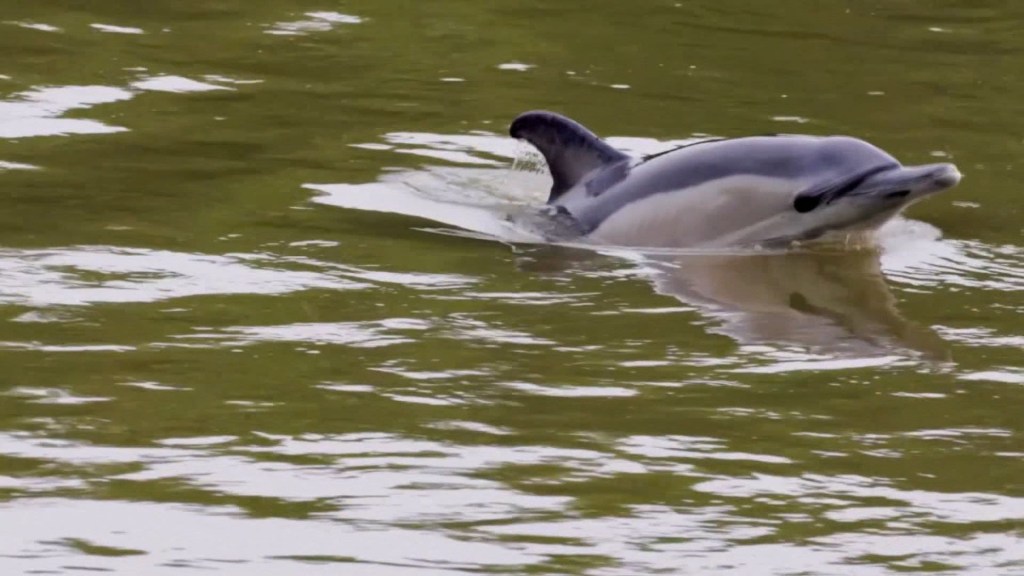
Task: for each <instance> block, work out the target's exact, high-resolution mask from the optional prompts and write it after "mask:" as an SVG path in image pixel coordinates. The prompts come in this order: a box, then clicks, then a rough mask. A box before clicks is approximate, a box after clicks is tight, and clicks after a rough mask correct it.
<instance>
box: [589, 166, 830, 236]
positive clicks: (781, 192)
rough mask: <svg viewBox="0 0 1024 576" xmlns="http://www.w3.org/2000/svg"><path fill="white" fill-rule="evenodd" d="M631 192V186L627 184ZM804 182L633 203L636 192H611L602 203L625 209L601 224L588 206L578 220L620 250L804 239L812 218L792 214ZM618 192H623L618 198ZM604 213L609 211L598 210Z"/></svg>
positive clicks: (708, 186) (710, 189)
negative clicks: (793, 238) (780, 238)
mask: <svg viewBox="0 0 1024 576" xmlns="http://www.w3.org/2000/svg"><path fill="white" fill-rule="evenodd" d="M624 188H625V185H624ZM799 188H800V183H799V182H797V181H793V180H789V179H785V178H772V177H765V176H749V175H740V176H729V177H726V178H720V179H716V180H712V181H710V182H704V183H701V184H698V185H696V186H692V187H689V188H683V189H678V190H670V191H666V192H659V193H656V194H649V195H643V196H640V197H638V198H636V199H631V192H632V191H631V190H629V189H628V188H625V189H623V190H621V191H616V190H609V193H608V194H607V196H606V197H605V198H603V199H602V200H603V202H602V203H605V204H607V203H614V204H621V205H620V206H618V207H617V209H616V210H614V211H610V213H609V214H608V216H607V217H605V218H604V219H603V220H601V221H600V222H596V223H594V222H592V221H590V220H591V218H590V213H591V212H592V211H591V210H588V209H587V208H588V207H587V206H586V205H580V206H578V207H576V208H577V209H578V210H579V212H578V213H577V212H574V211H573V208H572V207H569V211H570V212H573V213H574V216H576V218H577V219H579V220H581V221H582V222H584V223H590V224H591V226H592V227H593V229H592V231H591V232H590V234H589V237H590V238H591V239H593V240H595V241H598V242H601V243H608V244H616V245H620V246H643V247H675V248H688V247H695V246H717V245H732V244H745V243H751V242H756V241H760V240H766V239H772V238H776V237H787V238H788V237H800V236H802V235H803V234H804V233H806V232H808V231H809V230H810V229H813V228H814V226H813V222H812V221H811V219H809V218H806V217H803V218H801V216H802V215H801V214H798V213H796V212H795V211H793V210H790V209H788V208H789V206H790V204H791V202H792V198H793V195H794V194H795V193H796V192H797V191H798V190H799ZM615 192H619V193H618V194H616V193H615ZM594 208H600V209H601V211H602V212H605V211H609V210H608V207H607V206H601V207H598V206H594Z"/></svg>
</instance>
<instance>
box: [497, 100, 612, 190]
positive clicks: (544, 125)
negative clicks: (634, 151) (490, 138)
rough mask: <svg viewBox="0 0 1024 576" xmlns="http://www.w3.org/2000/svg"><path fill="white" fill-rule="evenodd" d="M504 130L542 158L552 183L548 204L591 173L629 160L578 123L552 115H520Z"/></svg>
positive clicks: (537, 111) (542, 112)
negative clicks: (529, 146) (524, 141)
mask: <svg viewBox="0 0 1024 576" xmlns="http://www.w3.org/2000/svg"><path fill="white" fill-rule="evenodd" d="M508 131H509V134H511V135H512V137H513V138H518V139H525V140H526V141H527V142H529V143H530V144H533V146H534V147H535V148H536V149H537V150H539V151H540V153H541V154H543V155H544V160H546V161H547V163H548V170H549V171H550V172H551V179H552V180H553V181H554V184H552V185H551V195H550V196H549V197H548V203H551V202H554V201H555V200H557V199H558V197H559V196H561V195H562V194H564V193H565V191H566V190H569V189H570V188H572V187H573V186H575V185H576V184H577V183H578V182H579V181H580V180H582V179H583V177H584V176H586V175H587V174H590V173H591V172H593V171H594V170H596V169H598V168H600V167H602V166H609V165H613V164H616V163H620V162H623V161H626V160H629V156H627V155H626V154H624V153H622V152H620V151H618V150H616V149H615V148H612V147H611V146H609V145H608V144H607V143H606V142H604V141H603V140H601V139H600V138H598V137H597V136H596V135H595V134H594V133H593V132H591V131H590V130H587V129H586V128H584V127H583V126H582V125H581V124H580V123H578V122H576V121H574V120H571V119H569V118H566V117H565V116H562V115H561V114H556V113H554V112H546V111H543V110H534V111H531V112H524V113H522V114H520V115H519V116H518V117H516V119H515V120H513V121H512V125H511V126H509V130H508Z"/></svg>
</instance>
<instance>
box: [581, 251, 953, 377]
mask: <svg viewBox="0 0 1024 576" xmlns="http://www.w3.org/2000/svg"><path fill="white" fill-rule="evenodd" d="M564 255H565V253H564V252H563V253H562V257H564ZM641 268H642V270H643V271H644V273H645V275H646V276H647V277H648V278H649V280H650V282H651V283H652V285H653V287H654V290H655V291H656V292H657V293H659V294H663V295H666V296H671V297H673V298H676V299H678V300H679V301H680V302H682V303H684V304H686V305H690V306H692V307H694V308H695V309H696V310H697V311H698V313H700V314H701V315H702V316H703V317H705V318H706V319H707V320H708V321H709V322H708V327H707V330H708V331H709V332H711V333H715V334H721V335H724V336H728V337H729V338H731V339H733V340H735V341H736V342H737V343H738V344H740V345H742V346H749V345H771V346H776V347H778V346H782V347H790V346H795V347H799V348H803V349H806V350H808V351H810V352H815V353H821V354H834V355H839V356H844V357H863V356H880V355H891V354H894V353H902V354H910V355H913V356H921V357H925V358H929V359H931V360H936V361H941V360H948V359H949V349H948V347H947V345H946V343H945V342H944V341H943V340H942V338H941V337H940V336H939V335H938V334H936V333H935V332H934V331H933V330H931V329H930V328H928V327H926V326H923V325H920V324H918V323H915V322H912V321H910V320H907V319H906V318H904V317H903V315H902V314H901V313H900V311H899V309H898V307H897V302H896V298H895V296H894V295H893V293H892V292H891V291H890V289H889V286H888V284H887V283H886V280H885V276H884V275H883V273H882V270H881V264H880V261H879V253H878V252H877V251H876V250H874V249H857V250H845V251H830V252H824V251H786V252H756V253H755V252H752V253H738V254H715V253H693V254H672V255H664V254H661V255H653V256H651V255H648V256H647V257H645V260H644V261H643V265H642V267H641Z"/></svg>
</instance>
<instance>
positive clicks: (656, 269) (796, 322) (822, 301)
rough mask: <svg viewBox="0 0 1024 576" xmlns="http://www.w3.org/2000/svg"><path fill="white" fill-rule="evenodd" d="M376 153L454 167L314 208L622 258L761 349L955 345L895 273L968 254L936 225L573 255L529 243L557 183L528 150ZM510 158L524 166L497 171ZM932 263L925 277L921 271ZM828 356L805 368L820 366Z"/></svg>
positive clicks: (555, 264)
mask: <svg viewBox="0 0 1024 576" xmlns="http://www.w3.org/2000/svg"><path fill="white" fill-rule="evenodd" d="M700 139H704V138H699V139H693V140H678V141H667V142H666V141H658V140H653V139H645V138H609V139H608V140H609V142H610V143H611V144H612V145H614V146H615V147H616V148H619V149H623V150H626V151H627V152H629V153H631V154H634V155H649V154H656V153H658V152H663V151H665V150H668V149H672V148H675V147H677V146H679V145H681V144H686V143H690V142H693V141H696V140H700ZM359 146H361V147H369V146H368V145H365V144H364V145H359ZM373 147H374V148H380V149H382V150H391V151H394V152H402V153H406V154H414V155H419V156H422V157H424V158H430V159H437V158H444V159H445V160H447V161H449V164H446V165H436V163H433V164H431V165H427V166H424V167H422V168H419V169H412V170H404V171H399V172H390V173H386V174H385V175H384V176H382V177H381V179H380V180H378V181H376V182H370V183H365V184H307V185H306V187H307V188H308V189H311V190H315V191H317V192H318V193H319V194H318V195H317V196H316V197H314V198H313V201H315V202H318V203H322V204H329V205H333V206H339V207H343V208H349V209H359V210H371V211H377V212H384V213H391V214H400V215H404V216H413V217H415V218H419V219H423V220H427V221H431V222H434V223H439V224H443V225H446V226H449V227H454V228H441V229H438V228H430V227H422V228H424V229H428V230H430V231H432V232H436V233H444V234H451V235H456V236H464V237H469V238H476V239H484V240H492V241H500V242H509V243H514V244H522V245H527V246H524V247H523V248H520V250H528V251H531V252H530V255H531V257H532V258H533V259H534V260H535V261H536V260H538V259H539V260H542V261H545V262H546V264H545V266H546V267H547V268H559V267H561V268H571V267H573V266H574V265H576V264H577V263H579V262H581V261H585V260H588V259H593V258H608V257H611V258H613V259H616V260H619V261H622V262H625V263H626V266H627V267H628V268H631V269H632V270H633V271H634V273H636V274H638V275H640V276H642V277H644V278H646V279H647V280H648V281H649V282H651V284H652V286H653V287H654V289H655V291H657V292H659V293H661V294H664V295H666V296H671V297H674V298H676V299H678V300H679V301H681V302H682V303H684V304H687V305H689V306H692V307H693V308H695V309H697V310H698V311H699V312H700V313H701V314H702V315H703V316H704V317H705V318H706V319H707V320H709V321H710V322H711V325H710V326H709V328H708V330H709V331H711V332H713V333H719V334H722V335H725V336H728V337H730V338H732V339H734V340H735V341H736V342H737V343H738V344H740V345H741V346H747V347H750V349H751V350H754V349H756V347H757V346H758V345H761V344H765V343H771V344H773V345H780V344H781V345H792V346H798V347H800V348H801V349H804V350H810V351H814V352H816V353H821V354H826V355H828V354H840V355H841V356H844V357H858V358H865V357H874V358H877V359H880V360H881V359H884V358H890V357H891V356H892V354H893V351H894V350H900V351H903V353H909V354H911V355H913V356H923V357H925V358H929V359H933V360H941V359H946V358H947V357H948V351H947V346H946V344H945V343H944V342H943V340H942V338H941V337H939V336H938V335H937V334H936V333H935V331H934V330H932V329H930V328H928V327H925V326H920V325H917V324H915V323H914V322H911V321H908V320H906V319H905V318H903V317H902V315H901V314H900V313H899V311H898V309H897V307H896V305H895V301H896V299H895V297H894V296H893V294H892V292H891V290H890V288H889V286H888V283H887V282H886V278H885V274H892V275H893V276H894V277H895V279H896V281H898V282H901V283H904V284H913V283H914V281H915V279H916V278H918V277H927V276H928V275H930V274H932V272H933V270H934V266H935V265H934V264H929V262H935V261H940V260H941V261H943V262H946V261H948V259H949V258H948V254H949V253H950V252H953V253H957V252H958V250H957V248H956V246H957V244H955V243H952V242H949V241H944V240H941V233H940V232H939V231H938V229H936V228H934V227H933V226H930V225H928V224H926V223H923V222H916V221H913V220H907V219H904V218H896V219H894V220H892V221H890V222H889V223H887V224H886V225H885V226H884V227H883V228H882V229H881V230H879V231H878V233H877V234H876V235H875V238H874V239H873V240H872V241H869V242H866V243H865V242H863V239H862V238H853V239H852V240H853V241H854V242H853V244H852V245H847V244H848V242H849V240H851V239H850V238H838V239H833V240H832V241H830V242H819V243H815V244H814V245H808V246H803V247H797V248H795V249H790V250H786V251H779V250H750V249H724V250H701V249H636V248H620V247H615V246H603V245H594V244H588V243H585V242H569V243H563V244H561V246H563V247H565V248H569V249H570V250H568V251H566V250H562V249H559V248H557V247H554V248H548V247H544V246H541V247H539V248H529V247H528V245H531V244H532V245H545V244H548V243H547V242H546V241H545V230H544V228H543V225H544V222H545V220H544V219H543V218H540V217H534V218H531V214H533V213H535V210H536V207H537V206H540V205H542V204H543V202H544V191H545V190H546V189H547V188H548V187H549V186H550V180H549V179H548V176H547V174H546V172H545V170H546V168H545V167H544V164H543V161H542V160H538V159H539V156H538V155H536V154H535V153H533V152H531V151H529V150H527V149H526V148H525V146H524V145H521V144H519V143H517V142H515V141H510V140H509V139H507V138H503V137H499V136H496V135H488V134H485V133H473V134H468V135H435V134H423V133H404V132H403V133H395V134H389V135H386V136H385V137H384V143H377V145H376V146H373ZM499 160H500V161H503V162H504V163H505V165H506V166H507V165H509V164H512V166H513V168H512V169H509V168H495V167H493V166H494V165H495V164H500V163H501V162H499ZM453 163H456V164H455V165H453ZM944 255H945V256H944ZM961 262H962V263H963V264H965V265H966V262H967V261H966V260H963V259H961ZM922 268H924V269H925V270H926V272H924V273H919V272H918V271H919V270H921V269H922ZM975 268H980V263H979V264H978V265H977V266H975ZM960 271H966V270H964V269H963V268H961V269H960ZM883 272H884V273H885V274H883ZM947 273H949V274H956V271H952V272H947ZM963 281H965V282H967V281H970V280H969V279H967V278H965V279H964V280H963ZM891 359H895V360H899V357H898V356H897V357H895V358H891ZM792 360H793V359H792V358H779V359H776V360H773V363H778V369H779V370H786V369H794V368H795V367H796V365H794V364H792ZM817 360H818V359H816V358H805V359H803V360H801V361H802V362H803V361H811V362H812V364H810V365H808V366H816V367H821V365H820V364H819V363H815V362H817ZM843 366H844V365H843ZM786 367H788V368H786ZM837 367H842V366H840V365H837ZM757 369H759V370H760V369H767V367H764V366H758V368H757Z"/></svg>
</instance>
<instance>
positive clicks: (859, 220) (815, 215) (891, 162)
mask: <svg viewBox="0 0 1024 576" xmlns="http://www.w3.org/2000/svg"><path fill="white" fill-rule="evenodd" d="M834 140H835V141H834V142H832V143H830V144H831V146H829V145H826V146H825V150H826V152H827V153H826V154H825V155H824V156H822V157H819V158H818V162H824V163H829V162H831V163H832V165H831V166H829V168H830V170H831V171H832V172H833V174H841V176H837V177H832V178H828V179H826V180H825V181H824V182H821V181H819V182H818V183H817V184H815V185H813V186H811V187H809V188H808V189H805V190H803V191H801V192H799V193H798V194H797V195H796V196H795V197H794V199H793V208H794V209H795V210H796V211H797V212H799V213H801V214H804V215H806V217H808V219H809V220H810V221H812V222H813V223H814V227H815V229H817V230H818V231H822V232H824V231H829V230H835V229H847V230H868V229H872V228H876V227H878V226H879V225H881V224H882V223H884V222H885V221H886V220H888V219H889V218H891V217H893V216H895V215H896V214H899V213H900V212H901V211H902V210H903V209H904V208H906V207H907V206H909V205H911V204H913V203H914V202H917V201H918V200H921V199H922V198H925V197H926V196H931V195H933V194H936V193H939V192H942V191H944V190H948V189H950V188H952V187H954V186H956V185H957V184H958V183H959V182H960V178H961V175H960V171H959V170H957V168H956V166H954V165H953V164H949V163H940V164H925V165H921V166H903V165H902V164H900V163H899V162H897V161H896V160H895V159H894V158H893V157H892V156H890V155H889V154H887V153H886V152H884V151H882V150H881V149H878V148H875V147H874V146H872V145H871V144H868V143H867V142H864V141H862V140H856V139H851V138H835V139H834ZM830 148H831V149H830ZM819 167H820V166H819Z"/></svg>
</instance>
